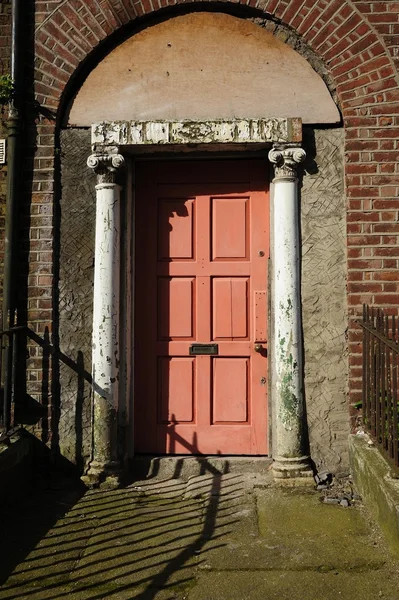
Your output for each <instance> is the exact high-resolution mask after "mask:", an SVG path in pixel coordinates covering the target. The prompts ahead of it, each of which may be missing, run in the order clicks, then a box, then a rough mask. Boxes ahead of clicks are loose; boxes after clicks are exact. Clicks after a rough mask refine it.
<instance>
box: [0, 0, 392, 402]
mask: <svg viewBox="0 0 399 600" xmlns="http://www.w3.org/2000/svg"><path fill="white" fill-rule="evenodd" d="M7 4H8V3H6V2H2V4H1V8H2V10H3V9H7V8H8V7H7ZM168 4H170V5H171V6H174V5H175V4H176V2H175V0H170V1H169V0H151V1H150V0H73V1H72V0H69V1H56V0H53V1H46V2H41V1H36V2H35V19H36V23H35V27H36V32H35V82H34V90H35V99H36V102H37V104H36V109H35V112H32V123H30V124H29V125H30V129H29V132H30V134H31V144H30V145H31V150H28V155H29V156H30V155H32V158H33V161H34V163H33V166H34V173H33V183H32V203H31V205H30V219H31V238H30V255H29V280H28V283H29V289H28V297H29V299H28V319H29V321H30V323H31V325H32V327H33V328H34V329H35V330H36V331H37V332H38V333H40V334H43V332H44V331H45V329H46V327H48V328H49V329H50V332H51V330H52V323H53V312H52V309H53V287H52V286H53V275H54V261H53V259H54V243H53V230H52V227H53V206H54V204H53V199H54V185H55V184H54V182H55V181H57V177H58V175H57V172H56V170H55V164H56V159H57V152H58V150H57V149H55V148H54V140H55V139H56V138H55V137H54V136H55V132H56V113H57V110H58V107H59V104H60V100H61V98H62V96H63V93H64V91H65V88H66V85H67V83H68V81H69V79H70V77H71V75H72V74H73V73H75V72H76V70H77V69H78V68H79V66H80V65H81V64H82V62H83V61H84V60H85V59H86V58H87V56H88V55H90V53H92V52H93V51H94V50H95V49H96V48H97V47H99V46H100V43H101V42H102V41H103V40H105V39H106V38H107V37H108V36H109V35H111V34H112V33H113V32H115V31H116V30H118V29H119V28H120V27H121V26H123V25H126V24H128V23H129V22H133V23H134V21H135V20H137V18H139V17H141V16H143V15H150V13H152V12H156V11H157V10H158V9H160V8H162V7H165V6H168ZM177 4H179V2H177ZM182 4H184V10H188V9H189V8H188V7H189V5H190V3H189V2H184V3H182ZM231 4H232V5H234V10H235V12H237V10H238V8H237V4H236V3H234V2H231ZM207 6H209V5H208V4H207ZM223 6H224V10H228V9H229V2H226V3H224V5H223ZM219 7H220V5H219ZM247 9H248V11H250V12H246V10H247ZM174 10H178V7H177V8H174ZM239 10H241V13H242V15H243V16H244V15H247V16H250V17H252V18H253V17H254V16H257V17H262V18H265V17H266V18H271V19H274V20H276V21H278V22H282V23H283V24H284V25H286V26H287V27H288V28H289V29H291V30H294V31H295V32H297V34H298V35H299V36H300V38H301V40H303V43H305V44H306V45H307V46H308V47H309V48H310V49H311V50H312V51H313V52H314V53H316V54H317V55H319V56H320V58H321V60H322V61H323V62H324V64H325V66H326V68H327V70H328V71H329V75H330V77H331V79H332V80H333V81H334V82H335V85H336V92H337V97H338V100H339V104H340V108H341V110H342V115H343V120H344V125H345V160H346V165H345V184H346V194H347V227H348V240H347V242H348V250H347V251H348V304H349V316H350V326H349V349H350V393H351V401H357V400H358V399H359V397H360V383H361V382H360V375H361V365H360V332H359V330H358V328H357V326H356V324H355V319H356V318H357V317H358V316H359V314H360V312H361V306H362V303H363V302H369V303H371V304H373V305H376V306H384V307H388V308H389V309H392V310H393V309H395V310H396V308H397V306H398V303H399V302H398V301H399V283H397V277H396V269H397V268H398V260H399V245H398V243H397V242H398V233H399V231H398V228H399V224H398V221H399V219H398V207H397V196H398V190H399V172H398V171H399V145H398V144H399V142H398V140H399V86H398V72H397V69H398V64H399V55H398V52H399V31H398V27H399V25H398V13H399V7H398V3H397V2H393V1H391V2H389V1H387V2H373V1H371V0H363V1H358V0H353V1H349V0H247V3H246V5H240V9H239ZM1 19H3V14H2V13H0V23H1V25H0V26H1V27H2V28H3V27H4V23H3V20H1ZM3 31H4V30H3V29H1V32H3ZM132 31H133V29H132ZM0 39H3V38H1V37H0ZM3 50H4V48H3V46H1V47H0V52H3ZM69 92H71V90H69ZM69 92H68V91H67V93H69ZM32 106H34V105H32ZM33 151H34V152H33ZM1 176H2V173H0V177H1ZM0 194H1V180H0ZM37 377H40V369H38V370H37ZM38 389H39V385H38Z"/></svg>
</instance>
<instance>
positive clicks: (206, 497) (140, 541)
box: [0, 425, 242, 600]
mask: <svg viewBox="0 0 399 600" xmlns="http://www.w3.org/2000/svg"><path fill="white" fill-rule="evenodd" d="M169 434H170V435H172V436H176V439H177V440H178V442H179V443H181V444H184V445H185V447H186V448H187V450H189V451H190V453H191V454H192V455H194V456H195V455H197V460H198V462H199V472H198V474H199V475H201V477H198V478H194V482H193V486H192V487H191V493H187V492H188V490H189V486H185V487H186V494H185V495H184V496H183V495H182V489H183V488H182V483H181V481H179V480H177V479H170V480H167V481H159V480H154V479H149V480H148V481H147V482H143V483H140V485H139V486H138V485H137V484H133V485H131V486H128V487H126V488H121V489H119V490H113V491H108V492H105V491H101V490H93V491H90V492H89V493H87V494H86V495H85V496H84V497H83V498H81V499H80V501H79V502H78V503H77V504H76V505H75V506H71V507H70V510H69V512H67V513H64V514H63V513H62V511H61V512H60V518H59V520H58V522H57V523H56V524H55V525H54V526H53V527H52V528H51V530H50V532H49V533H48V535H45V536H44V537H43V539H42V540H41V541H40V543H36V547H35V548H34V549H33V550H32V551H31V552H30V554H29V556H28V558H27V559H26V560H25V561H23V558H24V557H23V556H22V555H20V557H21V562H20V564H19V566H17V567H16V569H15V570H14V574H13V576H12V577H11V578H10V579H9V580H8V582H7V583H6V584H5V585H4V586H3V588H2V591H1V593H0V597H1V598H2V599H3V600H11V599H13V600H22V599H29V598H32V600H33V599H34V600H36V598H40V597H41V595H42V597H51V598H52V600H58V599H66V598H67V597H68V595H69V594H70V592H71V591H73V592H74V593H75V594H77V595H78V596H77V597H79V598H82V600H83V599H85V600H86V599H87V600H100V599H104V598H112V597H120V595H121V594H122V595H123V598H126V599H127V598H129V599H130V598H132V599H133V598H135V599H137V600H153V599H154V598H156V596H157V594H158V593H159V591H160V590H170V593H171V597H174V596H172V595H174V594H175V593H176V592H177V591H179V590H180V591H183V590H184V589H186V588H189V587H191V586H192V585H193V583H194V581H195V569H196V568H197V567H199V566H200V565H201V564H203V563H204V560H205V556H206V554H205V553H206V550H207V544H210V545H211V547H212V551H216V552H217V551H218V549H220V548H222V547H224V546H225V542H224V541H223V538H224V536H226V535H227V534H228V533H229V532H230V531H231V528H232V527H234V524H235V523H236V517H235V515H234V509H233V508H232V506H231V503H230V500H231V498H232V497H236V496H239V495H240V494H241V493H242V484H241V481H242V480H241V477H240V476H234V475H229V476H228V477H227V478H226V477H224V478H223V477H222V476H223V475H224V473H223V472H221V471H220V470H218V469H217V468H216V467H215V466H214V465H212V464H211V463H210V462H209V460H207V458H206V457H204V456H201V455H200V454H199V452H198V447H197V440H196V437H195V436H193V440H192V443H191V444H189V443H188V442H187V441H186V440H183V439H182V438H181V436H179V434H177V433H176V432H175V431H174V427H173V425H172V426H171V427H170V431H169ZM182 460H184V459H182ZM180 469H181V465H180V463H179V459H178V461H177V466H176V470H175V473H174V475H178V474H179V470H180ZM160 490H161V491H160ZM67 510H68V509H67ZM42 517H43V519H44V520H43V522H42V525H41V531H42V532H43V534H45V533H46V532H45V529H46V527H48V525H51V523H50V522H49V519H48V517H46V516H45V513H43V514H42V513H39V515H38V517H36V516H35V518H32V519H31V521H32V531H36V532H38V531H39V529H40V527H39V523H38V520H39V521H40V519H41V518H42ZM34 523H36V525H34ZM219 523H221V524H222V525H221V526H220V527H219ZM38 527H39V529H37V528H38ZM218 527H219V529H218ZM26 533H27V537H28V538H29V536H30V532H29V528H28V530H27V532H26ZM35 539H36V542H39V536H37V535H36V537H35ZM0 572H1V570H0ZM29 582H34V586H33V585H29Z"/></svg>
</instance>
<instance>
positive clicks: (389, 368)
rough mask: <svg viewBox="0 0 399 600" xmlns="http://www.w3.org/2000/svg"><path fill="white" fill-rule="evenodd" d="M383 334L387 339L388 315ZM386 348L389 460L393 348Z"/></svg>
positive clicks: (391, 420) (388, 452)
mask: <svg viewBox="0 0 399 600" xmlns="http://www.w3.org/2000/svg"><path fill="white" fill-rule="evenodd" d="M385 336H386V338H387V339H389V317H388V315H387V316H386V319H385ZM386 350H387V363H386V376H387V380H386V390H387V397H386V412H387V415H386V429H387V445H386V450H387V454H388V457H389V459H390V460H392V457H393V454H392V449H393V443H392V436H393V431H392V428H393V411H392V408H393V407H392V364H391V355H392V356H393V350H391V349H390V348H388V346H386Z"/></svg>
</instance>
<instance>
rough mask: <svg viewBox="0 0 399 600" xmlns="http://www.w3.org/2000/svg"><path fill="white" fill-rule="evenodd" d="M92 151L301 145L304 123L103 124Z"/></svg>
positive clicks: (93, 129) (94, 134) (95, 130)
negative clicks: (285, 143)
mask: <svg viewBox="0 0 399 600" xmlns="http://www.w3.org/2000/svg"><path fill="white" fill-rule="evenodd" d="M91 132H92V138H91V139H92V145H93V150H95V149H98V148H99V147H101V148H104V146H136V145H137V146H143V145H144V146H145V145H154V146H159V145H174V144H178V145H182V144H229V143H230V144H265V143H270V142H281V143H283V142H300V141H301V138H302V125H301V119H298V118H290V119H282V118H279V119H278V118H270V119H267V118H265V119H218V120H209V121H198V120H183V121H104V122H101V123H96V124H93V125H92V127H91Z"/></svg>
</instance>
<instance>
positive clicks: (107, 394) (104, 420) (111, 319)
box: [86, 154, 124, 485]
mask: <svg viewBox="0 0 399 600" xmlns="http://www.w3.org/2000/svg"><path fill="white" fill-rule="evenodd" d="M87 164H88V166H89V167H91V168H92V169H94V171H95V172H96V173H97V175H98V184H97V185H96V237H95V257H94V297H93V300H94V301H93V335H92V342H93V343H92V377H93V385H92V387H93V452H92V461H91V463H90V467H89V471H88V473H87V477H86V479H87V480H88V481H89V482H90V483H99V482H101V481H103V480H107V483H108V484H109V485H113V484H117V483H118V475H119V472H120V461H119V456H118V409H119V402H118V396H119V361H120V358H119V318H120V268H121V265H120V191H121V187H120V186H119V185H118V184H117V183H115V173H116V170H117V168H119V167H121V166H122V165H123V164H124V158H123V156H121V155H120V154H110V155H105V156H96V155H92V156H90V157H89V158H88V161H87Z"/></svg>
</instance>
